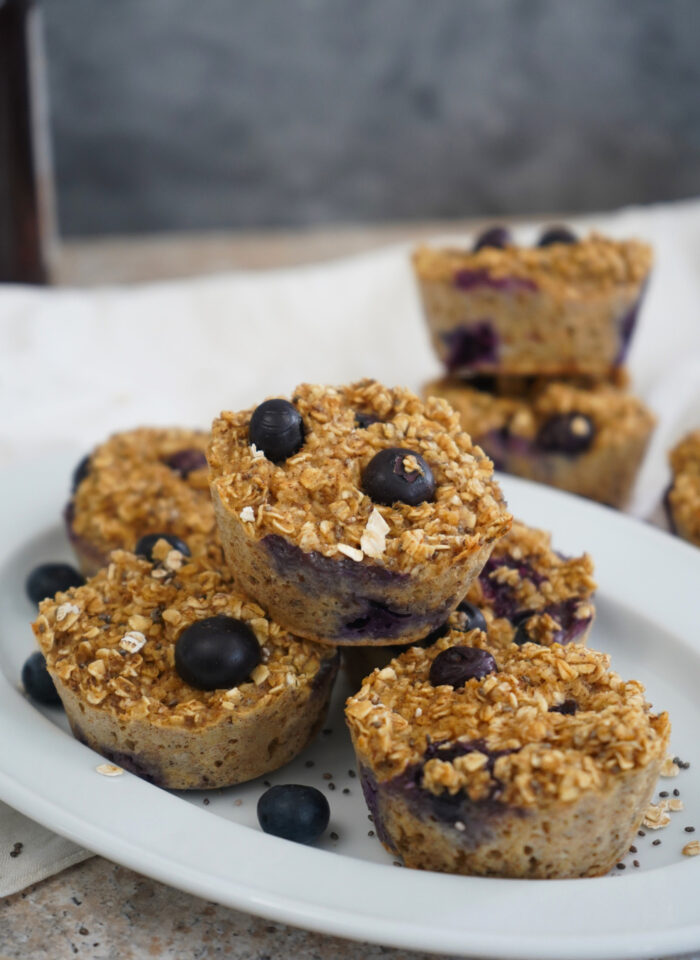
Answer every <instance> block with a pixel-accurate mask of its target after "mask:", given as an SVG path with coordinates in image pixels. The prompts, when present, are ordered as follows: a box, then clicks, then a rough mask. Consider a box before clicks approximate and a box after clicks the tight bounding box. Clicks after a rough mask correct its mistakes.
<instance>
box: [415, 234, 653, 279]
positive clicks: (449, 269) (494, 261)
mask: <svg viewBox="0 0 700 960" xmlns="http://www.w3.org/2000/svg"><path fill="white" fill-rule="evenodd" d="M413 264H414V266H415V269H416V272H417V274H418V276H419V277H420V279H421V280H423V281H437V282H445V281H447V282H449V281H451V280H452V279H453V278H454V276H455V274H457V273H458V272H459V271H461V270H485V271H487V272H488V275H489V276H490V277H493V278H494V279H498V278H501V277H509V278H510V277H520V278H522V279H524V280H532V281H534V282H535V283H536V284H537V287H538V288H539V289H540V290H547V291H550V292H552V293H556V292H558V291H562V292H564V293H566V292H568V291H569V289H570V287H571V286H572V285H574V284H575V285H576V286H579V287H584V288H585V287H588V286H590V287H591V288H595V289H606V288H611V287H616V286H620V285H623V284H631V283H639V282H640V281H642V280H643V279H644V278H645V277H646V275H647V274H648V273H649V270H650V269H651V264H652V252H651V248H650V247H649V246H648V245H647V244H646V243H641V242H640V241H637V240H622V241H620V240H611V239H608V238H607V237H603V236H600V235H599V234H596V233H591V235H590V236H589V237H587V238H585V239H583V240H579V241H578V242H577V243H572V244H567V245H565V246H564V245H561V244H555V245H553V246H546V247H515V246H508V247H505V248H504V249H502V250H500V249H497V248H495V247H483V248H482V249H481V250H478V251H477V252H475V253H472V252H470V251H464V250H456V249H439V250H438V249H432V248H430V247H420V248H419V249H418V250H416V252H415V253H414V255H413Z"/></svg>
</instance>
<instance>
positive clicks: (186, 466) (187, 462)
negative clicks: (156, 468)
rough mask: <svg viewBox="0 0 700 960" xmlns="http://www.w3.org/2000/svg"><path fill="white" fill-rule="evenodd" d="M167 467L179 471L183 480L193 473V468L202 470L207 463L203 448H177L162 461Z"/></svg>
mask: <svg viewBox="0 0 700 960" xmlns="http://www.w3.org/2000/svg"><path fill="white" fill-rule="evenodd" d="M163 462H164V463H165V465H166V466H167V467H170V469H171V470H174V471H175V473H179V474H180V476H181V477H182V478H183V480H186V479H187V477H188V476H189V475H190V474H191V473H194V471H195V470H203V469H204V468H205V467H206V465H207V458H206V456H205V455H204V451H203V450H197V449H196V448H192V449H189V450H177V451H176V452H175V453H171V454H170V456H169V457H166V458H165V460H164V461H163Z"/></svg>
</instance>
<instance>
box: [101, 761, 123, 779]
mask: <svg viewBox="0 0 700 960" xmlns="http://www.w3.org/2000/svg"><path fill="white" fill-rule="evenodd" d="M95 770H97V772H98V773H99V774H100V775H101V776H103V777H121V775H122V774H123V773H124V771H123V770H122V768H121V767H118V766H117V765H116V764H115V763H100V764H99V765H98V766H96V767H95Z"/></svg>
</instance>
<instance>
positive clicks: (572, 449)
mask: <svg viewBox="0 0 700 960" xmlns="http://www.w3.org/2000/svg"><path fill="white" fill-rule="evenodd" d="M594 439H595V424H594V423H593V421H592V420H591V418H590V417H587V416H586V414H585V413H578V412H577V411H575V410H573V411H572V412H571V413H555V414H554V415H553V416H551V417H549V419H548V420H545V421H544V423H543V424H542V425H541V426H540V428H539V430H538V431H537V438H536V443H537V446H538V447H539V448H540V450H545V451H546V452H547V453H563V454H565V455H566V456H575V455H576V454H579V453H585V452H586V450H588V449H589V448H590V446H591V444H592V443H593V440H594Z"/></svg>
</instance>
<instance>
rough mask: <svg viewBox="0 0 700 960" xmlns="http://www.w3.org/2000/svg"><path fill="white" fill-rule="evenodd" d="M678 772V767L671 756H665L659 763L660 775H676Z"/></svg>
mask: <svg viewBox="0 0 700 960" xmlns="http://www.w3.org/2000/svg"><path fill="white" fill-rule="evenodd" d="M680 772H681V771H680V767H679V766H678V764H677V763H676V762H675V761H674V759H673V757H666V759H665V760H664V762H663V763H662V764H661V771H660V776H662V777H677V776H678V774H679V773H680Z"/></svg>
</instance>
